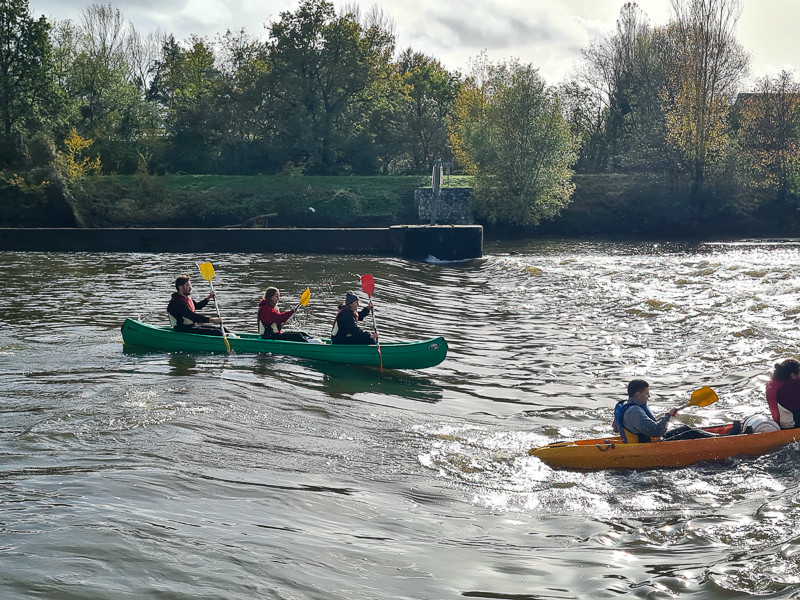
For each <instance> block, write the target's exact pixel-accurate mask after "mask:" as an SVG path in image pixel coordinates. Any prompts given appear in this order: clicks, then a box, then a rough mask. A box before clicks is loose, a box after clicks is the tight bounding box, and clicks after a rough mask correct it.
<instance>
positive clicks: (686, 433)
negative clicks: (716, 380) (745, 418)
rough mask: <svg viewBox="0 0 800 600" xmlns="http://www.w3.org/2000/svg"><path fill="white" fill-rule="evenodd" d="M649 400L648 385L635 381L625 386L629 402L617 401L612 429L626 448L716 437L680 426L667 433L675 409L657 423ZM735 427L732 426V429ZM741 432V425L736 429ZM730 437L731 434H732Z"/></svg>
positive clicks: (712, 434) (702, 431)
mask: <svg viewBox="0 0 800 600" xmlns="http://www.w3.org/2000/svg"><path fill="white" fill-rule="evenodd" d="M649 398H650V384H648V383H647V382H646V381H645V380H644V379H634V380H632V381H631V382H630V383H628V399H627V400H620V401H619V402H617V406H616V407H615V408H614V425H613V429H614V431H615V432H616V433H619V435H620V437H621V438H622V441H623V442H624V443H626V444H631V443H637V442H638V443H645V442H650V441H653V440H659V439H661V440H665V441H668V440H695V439H699V438H706V437H716V435H717V434H715V433H711V432H708V431H704V430H702V429H695V428H694V427H689V426H688V425H681V426H680V427H675V428H674V429H670V430H669V431H667V427H668V426H669V421H670V419H671V418H672V417H674V416H675V415H677V414H678V410H680V409H678V408H672V409H670V410H668V411H667V412H666V413H664V416H662V417H661V418H660V419H658V420H656V418H655V417H654V416H653V413H652V412H650V408H649V407H648V406H647V401H648V400H649ZM735 425H736V424H734V426H735ZM738 429H739V431H737V432H736V433H739V432H740V431H741V424H739V427H738ZM731 434H733V431H732V432H731Z"/></svg>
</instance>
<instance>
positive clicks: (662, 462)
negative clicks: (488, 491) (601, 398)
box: [528, 425, 800, 471]
mask: <svg viewBox="0 0 800 600" xmlns="http://www.w3.org/2000/svg"><path fill="white" fill-rule="evenodd" d="M706 429H707V430H708V431H712V432H714V433H719V434H721V435H720V437H714V438H702V439H699V440H676V441H666V442H651V443H649V444H623V443H622V440H621V439H620V438H619V437H609V438H598V439H594V440H574V441H571V442H557V443H555V444H549V445H547V446H542V447H540V448H534V449H532V450H530V451H529V452H528V454H529V455H531V456H535V457H537V458H539V459H540V460H541V461H542V462H544V463H545V464H547V465H548V466H550V467H552V468H554V469H573V470H586V471H599V470H602V469H653V468H658V467H685V466H687V465H691V464H693V463H696V462H701V461H706V460H708V461H720V460H725V459H727V458H731V457H733V456H743V455H749V456H757V455H760V454H764V453H766V452H769V451H770V450H773V449H775V448H779V447H781V446H785V445H787V444H791V443H792V442H796V441H798V440H800V429H784V430H781V431H770V432H765V433H750V434H741V435H725V433H727V431H728V430H729V429H730V425H725V426H721V427H708V428H706Z"/></svg>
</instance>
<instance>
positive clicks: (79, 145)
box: [58, 128, 100, 181]
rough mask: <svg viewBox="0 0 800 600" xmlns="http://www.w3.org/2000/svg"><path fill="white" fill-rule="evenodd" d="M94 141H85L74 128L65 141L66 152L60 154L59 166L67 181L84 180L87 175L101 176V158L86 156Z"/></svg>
mask: <svg viewBox="0 0 800 600" xmlns="http://www.w3.org/2000/svg"><path fill="white" fill-rule="evenodd" d="M93 143H94V140H90V139H84V138H82V137H81V136H80V135H78V132H77V131H75V129H74V128H73V129H72V130H71V131H70V132H69V135H68V136H67V138H66V139H65V140H64V148H65V150H64V152H61V153H59V157H58V165H59V167H60V169H61V172H62V174H63V175H64V177H65V178H66V179H67V181H74V180H76V179H82V178H83V177H86V176H87V175H90V174H92V175H99V174H100V157H99V156H95V158H90V157H88V156H85V152H84V151H85V150H86V149H87V148H89V146H91V145H92V144H93Z"/></svg>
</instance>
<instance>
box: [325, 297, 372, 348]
mask: <svg viewBox="0 0 800 600" xmlns="http://www.w3.org/2000/svg"><path fill="white" fill-rule="evenodd" d="M371 310H372V302H370V303H369V304H367V305H366V306H365V307H364V308H363V309H362V310H361V311H359V310H358V296H356V295H355V294H354V293H353V292H347V294H346V295H345V297H344V304H342V305H340V306H339V312H338V314H337V315H336V319H335V320H334V321H333V329H331V342H333V343H334V344H375V343H377V341H378V334H377V333H370V332H369V331H364V330H363V329H361V328H360V327H359V326H358V322H359V321H363V320H364V319H365V318H366V316H367V315H368V314H369V313H370V311H371Z"/></svg>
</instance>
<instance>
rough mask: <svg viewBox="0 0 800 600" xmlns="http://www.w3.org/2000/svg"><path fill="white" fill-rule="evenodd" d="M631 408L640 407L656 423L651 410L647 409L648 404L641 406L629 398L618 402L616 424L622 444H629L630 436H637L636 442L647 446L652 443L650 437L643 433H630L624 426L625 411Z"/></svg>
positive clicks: (615, 414) (615, 415)
mask: <svg viewBox="0 0 800 600" xmlns="http://www.w3.org/2000/svg"><path fill="white" fill-rule="evenodd" d="M631 406H638V407H639V408H641V409H642V410H643V411H644V412H645V414H646V415H647V416H648V417H650V418H651V419H653V420H654V421H655V420H656V418H655V417H654V416H653V413H651V412H650V409H649V408H648V407H647V405H646V404H639V403H638V402H635V401H634V400H633V398H628V399H627V400H620V401H619V402H617V405H616V406H615V407H614V422H615V423H616V424H617V429H618V430H619V437H621V438H622V442H623V443H624V444H627V443H629V442H628V435H635V436H636V441H637V442H639V443H641V444H645V443H647V442H649V441H650V436H649V435H645V434H643V433H633V432H632V431H628V430H626V429H625V427H623V425H622V417H623V416H624V415H625V411H626V410H628V409H629V408H630V407H631Z"/></svg>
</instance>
